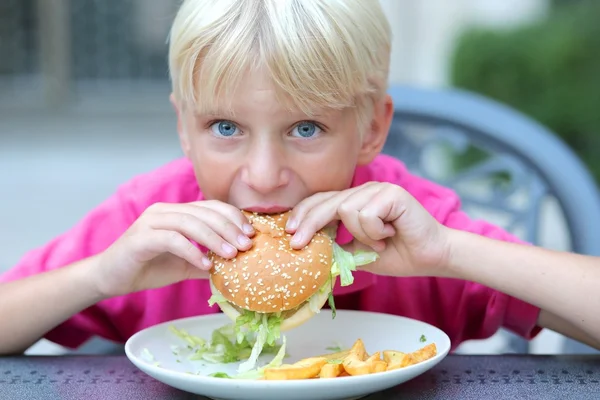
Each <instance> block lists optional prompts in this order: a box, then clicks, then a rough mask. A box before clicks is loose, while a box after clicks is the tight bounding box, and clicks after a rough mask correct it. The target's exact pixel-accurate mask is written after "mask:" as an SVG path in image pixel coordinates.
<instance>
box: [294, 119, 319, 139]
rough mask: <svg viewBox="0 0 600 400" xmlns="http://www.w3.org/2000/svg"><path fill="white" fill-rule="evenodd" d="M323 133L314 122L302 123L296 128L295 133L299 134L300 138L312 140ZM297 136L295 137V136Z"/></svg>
mask: <svg viewBox="0 0 600 400" xmlns="http://www.w3.org/2000/svg"><path fill="white" fill-rule="evenodd" d="M320 131H321V128H319V127H318V126H317V125H316V124H315V123H313V122H301V123H299V124H298V125H296V126H295V127H294V130H293V133H297V134H298V135H299V136H300V137H303V138H311V137H313V136H315V135H316V134H318V133H319V132H320ZM294 136H295V135H294Z"/></svg>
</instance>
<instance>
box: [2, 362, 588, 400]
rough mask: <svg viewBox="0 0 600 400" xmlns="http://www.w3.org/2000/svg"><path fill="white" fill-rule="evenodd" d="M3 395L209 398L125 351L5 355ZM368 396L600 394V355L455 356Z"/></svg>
mask: <svg viewBox="0 0 600 400" xmlns="http://www.w3.org/2000/svg"><path fill="white" fill-rule="evenodd" d="M0 399H43V400H45V399H77V400H80V399H86V400H88V399H89V400H91V399H104V400H113V399H115V400H116V399H126V400H136V399H177V400H179V399H197V400H199V399H204V398H203V397H201V396H197V395H192V394H190V393H185V392H182V391H179V390H177V389H173V388H171V387H169V386H167V385H165V384H162V383H160V382H158V381H156V380H155V379H153V378H151V377H149V376H147V375H145V374H144V373H143V372H141V371H139V370H138V369H137V368H135V366H133V364H131V363H130V362H129V360H128V359H127V358H125V357H124V356H56V357H55V356H43V357H33V356H29V357H26V356H22V357H4V358H0ZM364 399H365V400H391V399H478V400H481V399H565V400H566V399H600V356H598V355H581V356H534V355H496V356H465V355H451V356H448V357H446V359H445V360H443V361H442V362H441V363H440V364H439V365H438V366H436V367H434V368H433V369H432V370H430V371H429V372H426V373H425V374H423V375H421V376H419V377H417V378H415V379H413V380H411V381H409V382H406V383H405V384H402V385H400V386H398V387H396V388H393V389H390V390H387V391H385V392H380V393H376V394H373V395H370V396H367V397H365V398H364Z"/></svg>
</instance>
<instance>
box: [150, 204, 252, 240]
mask: <svg viewBox="0 0 600 400" xmlns="http://www.w3.org/2000/svg"><path fill="white" fill-rule="evenodd" d="M206 210H212V211H217V212H219V213H220V214H222V215H223V216H224V217H227V218H228V219H229V220H230V221H231V222H233V223H234V224H235V225H236V226H237V227H238V228H239V229H240V230H242V231H243V232H244V234H246V236H252V235H254V228H253V227H252V225H251V224H250V222H249V221H248V219H247V218H246V216H245V215H244V214H243V213H242V211H241V210H239V209H237V208H235V207H234V206H232V205H229V204H226V203H223V202H220V201H212V200H211V201H202V202H195V203H185V204H171V203H162V204H160V205H156V206H155V207H154V209H153V211H154V213H155V214H161V213H169V212H170V213H187V214H190V215H193V216H195V217H196V218H199V219H201V220H202V219H203V216H204V215H205V214H206Z"/></svg>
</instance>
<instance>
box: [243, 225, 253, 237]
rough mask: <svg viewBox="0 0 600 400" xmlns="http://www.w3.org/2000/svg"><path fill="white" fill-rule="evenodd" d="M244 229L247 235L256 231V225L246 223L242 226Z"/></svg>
mask: <svg viewBox="0 0 600 400" xmlns="http://www.w3.org/2000/svg"><path fill="white" fill-rule="evenodd" d="M242 230H243V231H244V233H245V234H246V235H251V234H253V233H254V227H253V226H252V225H250V224H244V225H243V226H242Z"/></svg>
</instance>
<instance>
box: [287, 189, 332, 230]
mask: <svg viewBox="0 0 600 400" xmlns="http://www.w3.org/2000/svg"><path fill="white" fill-rule="evenodd" d="M337 193H339V192H322V193H317V194H314V195H312V196H310V197H307V198H306V199H304V200H302V201H301V202H300V203H298V204H296V206H295V207H294V208H293V209H292V211H291V212H290V216H289V218H288V221H287V224H286V226H285V230H286V231H287V232H288V233H295V232H296V230H297V229H298V227H299V225H300V223H301V222H302V221H303V220H304V218H305V217H306V215H307V214H308V213H309V212H310V210H312V209H313V208H314V207H315V206H317V205H318V204H322V203H323V202H325V201H327V200H329V199H331V198H332V197H333V196H335V195H336V194H337Z"/></svg>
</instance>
